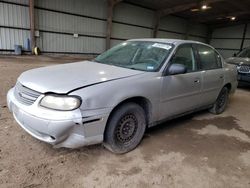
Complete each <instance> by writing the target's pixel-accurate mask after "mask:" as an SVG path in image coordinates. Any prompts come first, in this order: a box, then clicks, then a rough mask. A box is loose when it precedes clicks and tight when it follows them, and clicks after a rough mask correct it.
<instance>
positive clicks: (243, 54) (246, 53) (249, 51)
mask: <svg viewBox="0 0 250 188" xmlns="http://www.w3.org/2000/svg"><path fill="white" fill-rule="evenodd" d="M238 57H248V58H250V48H246V49H244V50H242V51H241V52H240V53H239V55H238Z"/></svg>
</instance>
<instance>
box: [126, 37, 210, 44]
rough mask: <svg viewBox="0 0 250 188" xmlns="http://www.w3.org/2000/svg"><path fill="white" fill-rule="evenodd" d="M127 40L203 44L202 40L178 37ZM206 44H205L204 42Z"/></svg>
mask: <svg viewBox="0 0 250 188" xmlns="http://www.w3.org/2000/svg"><path fill="white" fill-rule="evenodd" d="M128 41H149V42H161V43H170V44H175V45H179V44H185V43H196V44H204V43H202V42H198V41H193V40H180V39H164V38H141V39H130V40H128ZM204 45H207V44H204Z"/></svg>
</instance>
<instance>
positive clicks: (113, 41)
mask: <svg viewBox="0 0 250 188" xmlns="http://www.w3.org/2000/svg"><path fill="white" fill-rule="evenodd" d="M122 42H123V41H122V40H114V39H112V40H111V47H113V46H116V45H118V44H120V43H122Z"/></svg>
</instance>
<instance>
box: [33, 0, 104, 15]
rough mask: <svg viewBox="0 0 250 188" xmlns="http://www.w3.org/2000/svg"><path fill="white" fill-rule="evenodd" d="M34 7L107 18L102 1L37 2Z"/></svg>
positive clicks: (43, 0)
mask: <svg viewBox="0 0 250 188" xmlns="http://www.w3.org/2000/svg"><path fill="white" fill-rule="evenodd" d="M36 6H38V7H43V8H48V9H53V10H59V11H65V12H70V13H75V14H83V15H88V16H93V17H98V18H106V17H107V12H106V7H107V5H106V1H103V0H102V1H100V0H70V1H69V0H38V1H36Z"/></svg>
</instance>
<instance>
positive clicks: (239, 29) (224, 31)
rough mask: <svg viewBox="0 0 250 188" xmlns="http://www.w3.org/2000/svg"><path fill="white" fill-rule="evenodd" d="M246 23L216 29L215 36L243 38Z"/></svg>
mask: <svg viewBox="0 0 250 188" xmlns="http://www.w3.org/2000/svg"><path fill="white" fill-rule="evenodd" d="M243 30H244V25H237V26H231V27H225V28H219V29H216V30H214V32H213V37H214V38H242V35H243Z"/></svg>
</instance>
